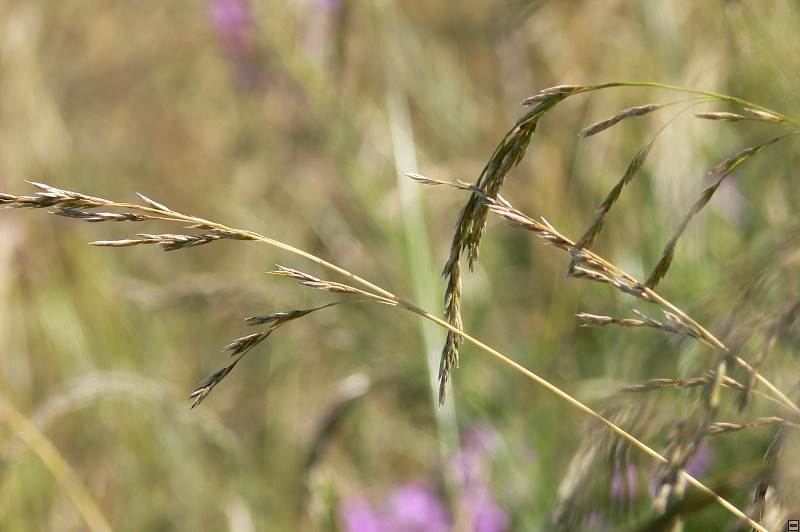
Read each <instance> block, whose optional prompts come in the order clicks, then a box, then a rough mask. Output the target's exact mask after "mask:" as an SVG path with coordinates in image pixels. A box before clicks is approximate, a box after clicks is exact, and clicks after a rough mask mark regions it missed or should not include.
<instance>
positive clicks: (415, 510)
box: [384, 484, 450, 532]
mask: <svg viewBox="0 0 800 532" xmlns="http://www.w3.org/2000/svg"><path fill="white" fill-rule="evenodd" d="M386 511H387V514H388V515H389V516H391V518H392V519H391V522H389V523H387V525H388V526H387V527H386V528H384V530H386V531H391V532H411V531H414V530H427V531H430V532H438V531H440V530H441V531H442V532H446V531H447V530H449V529H450V518H449V517H448V515H447V510H446V509H445V507H444V505H443V504H442V503H441V501H440V500H439V498H438V497H437V496H436V493H435V492H434V490H433V489H431V487H430V486H427V485H424V484H406V485H405V486H401V487H400V488H398V489H396V490H395V491H394V494H393V495H392V498H391V500H390V501H389V504H388V505H387V507H386Z"/></svg>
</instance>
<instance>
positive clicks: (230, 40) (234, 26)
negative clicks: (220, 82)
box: [208, 0, 263, 88]
mask: <svg viewBox="0 0 800 532" xmlns="http://www.w3.org/2000/svg"><path fill="white" fill-rule="evenodd" d="M208 15H209V18H210V19H211V24H212V25H213V27H214V30H216V33H217V37H218V39H219V45H220V49H221V50H222V54H223V55H224V56H225V57H227V58H228V60H229V62H230V63H231V66H232V67H233V70H234V73H235V79H236V81H237V83H238V84H239V85H240V86H242V87H245V88H255V87H258V86H259V85H260V84H261V82H262V81H263V72H262V71H261V69H260V68H259V66H258V63H257V61H256V57H255V54H256V46H255V30H256V23H255V18H254V17H253V11H252V10H251V9H250V4H249V3H248V1H247V0H209V3H208Z"/></svg>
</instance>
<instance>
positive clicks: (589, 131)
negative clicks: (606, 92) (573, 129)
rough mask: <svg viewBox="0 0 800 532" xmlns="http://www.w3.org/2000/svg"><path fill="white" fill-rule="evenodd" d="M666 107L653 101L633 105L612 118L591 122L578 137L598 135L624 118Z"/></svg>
mask: <svg viewBox="0 0 800 532" xmlns="http://www.w3.org/2000/svg"><path fill="white" fill-rule="evenodd" d="M662 107H664V105H662V104H657V103H651V104H647V105H640V106H637V107H631V108H630V109H625V110H623V111H620V112H619V113H617V114H615V115H614V116H612V117H610V118H606V119H605V120H601V121H600V122H595V123H594V124H590V125H588V126H586V127H585V128H583V129H582V130H581V132H580V133H578V137H580V138H582V139H583V138H586V137H591V136H592V135H596V134H597V133H600V132H601V131H605V130H606V129H608V128H610V127H611V126H613V125H615V124H617V123H619V122H621V121H622V120H625V119H628V118H632V117H634V116H642V115H646V114H649V113H652V112H653V111H658V110H659V109H661V108H662Z"/></svg>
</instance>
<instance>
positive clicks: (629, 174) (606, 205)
mask: <svg viewBox="0 0 800 532" xmlns="http://www.w3.org/2000/svg"><path fill="white" fill-rule="evenodd" d="M654 142H655V138H652V139H650V141H648V142H647V143H646V144H645V145H644V146H642V148H641V149H640V150H639V152H638V153H637V154H636V156H635V157H634V158H633V160H632V161H631V162H630V164H629V165H628V169H627V170H626V171H625V175H624V176H622V179H620V181H619V182H618V183H617V184H616V185H615V186H614V188H612V189H611V191H610V192H609V193H608V195H606V197H605V198H604V199H603V201H602V202H601V203H600V206H598V207H597V210H596V211H595V213H594V219H593V220H592V222H591V223H590V224H589V227H587V228H586V229H585V230H584V232H583V234H582V235H581V236H580V238H579V239H578V242H577V244H576V246H577V247H579V248H586V249H588V248H590V247H592V245H593V244H594V242H595V240H596V239H597V236H598V235H599V234H600V231H602V230H603V226H604V225H605V222H606V218H607V217H608V212H609V211H610V210H611V207H612V206H613V205H614V203H616V202H617V200H618V199H619V197H620V195H621V194H622V189H623V188H624V187H625V186H626V185H628V184H629V183H630V182H631V181H632V180H633V177H634V176H635V175H636V174H637V173H638V172H639V170H640V169H641V168H642V165H644V162H645V161H646V160H647V156H648V155H649V154H650V150H651V149H652V147H653V143H654ZM574 266H575V262H570V265H569V268H568V272H569V273H570V274H571V273H572V271H573V269H574Z"/></svg>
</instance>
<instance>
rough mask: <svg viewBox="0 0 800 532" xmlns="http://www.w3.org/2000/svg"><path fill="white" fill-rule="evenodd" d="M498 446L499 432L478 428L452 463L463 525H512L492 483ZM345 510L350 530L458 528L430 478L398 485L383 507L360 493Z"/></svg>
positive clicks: (496, 530) (485, 530)
mask: <svg viewBox="0 0 800 532" xmlns="http://www.w3.org/2000/svg"><path fill="white" fill-rule="evenodd" d="M498 444H499V437H498V435H497V433H496V432H494V431H493V430H491V429H489V428H486V427H476V428H473V429H472V430H470V431H469V433H468V434H467V435H466V436H465V438H464V445H463V446H462V448H461V449H460V450H459V451H458V452H457V453H456V455H455V456H454V457H453V460H452V462H451V463H450V467H451V471H452V473H453V479H454V480H455V481H456V482H457V483H458V486H459V492H458V499H459V500H458V504H457V512H458V523H459V524H460V525H461V526H464V525H467V526H469V530H472V531H474V532H504V531H506V530H508V529H509V528H510V526H511V519H510V518H509V516H508V514H507V513H506V511H505V510H503V509H502V508H500V507H499V506H498V505H497V504H496V503H495V501H494V497H493V496H492V492H491V490H490V488H489V483H488V477H489V468H490V466H491V462H490V456H489V453H490V452H491V451H492V450H493V449H494V448H496V447H497V446H498ZM340 511H341V521H342V524H343V527H344V530H345V531H346V532H374V531H376V530H380V531H381V532H416V531H420V530H424V531H425V532H445V531H448V530H451V528H452V526H453V522H452V521H453V519H452V517H451V515H450V514H449V513H448V511H447V508H446V507H445V505H444V503H443V502H442V501H441V498H440V497H439V495H438V493H437V491H436V490H435V489H434V488H433V486H431V485H430V484H428V483H424V482H411V483H407V484H404V485H402V486H400V487H398V488H396V489H395V490H394V491H393V492H392V494H391V496H390V498H389V501H388V502H387V503H386V504H384V505H383V506H381V507H375V506H372V505H370V503H369V502H367V501H365V500H364V499H363V498H360V497H356V498H353V499H350V500H347V501H345V502H344V503H343V504H342V507H341V510H340Z"/></svg>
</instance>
